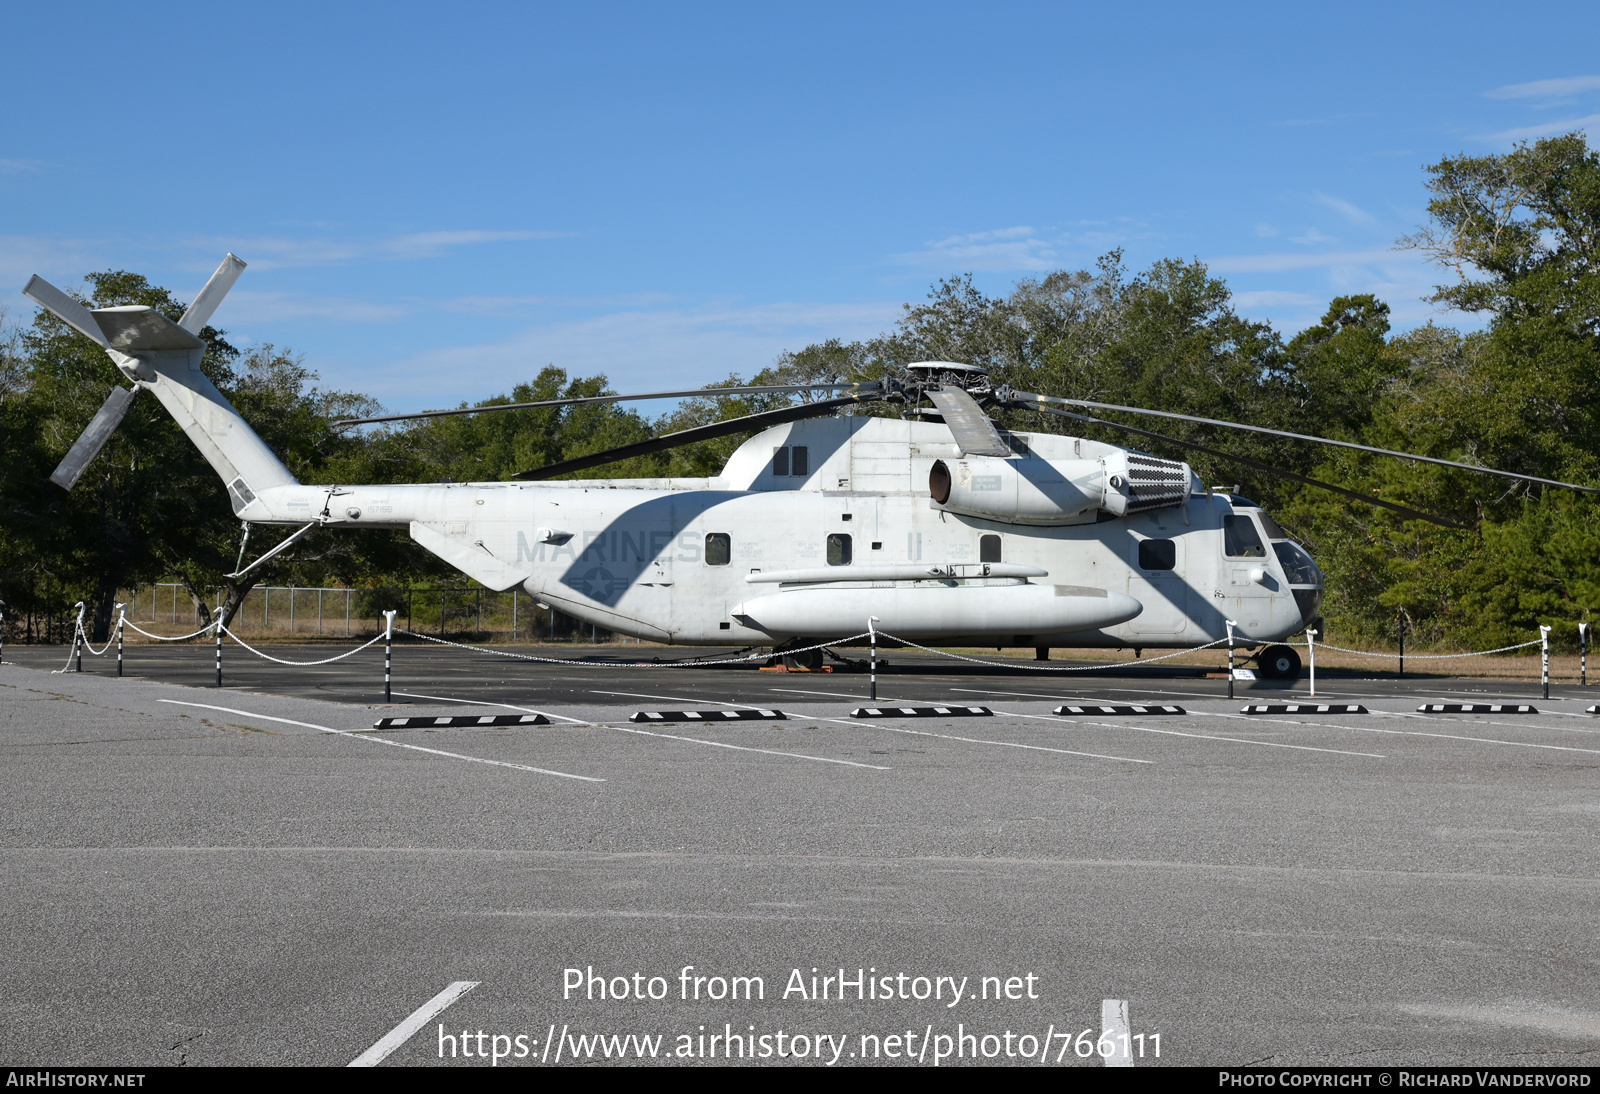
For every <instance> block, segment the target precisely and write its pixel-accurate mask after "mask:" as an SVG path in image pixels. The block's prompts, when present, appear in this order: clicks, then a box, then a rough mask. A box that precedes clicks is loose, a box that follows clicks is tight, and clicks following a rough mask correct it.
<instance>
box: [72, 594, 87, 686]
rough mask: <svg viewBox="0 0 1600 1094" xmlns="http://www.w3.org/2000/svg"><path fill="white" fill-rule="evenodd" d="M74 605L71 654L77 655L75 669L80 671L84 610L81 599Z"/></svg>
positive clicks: (81, 666) (81, 669) (81, 667)
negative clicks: (75, 618) (76, 610)
mask: <svg viewBox="0 0 1600 1094" xmlns="http://www.w3.org/2000/svg"><path fill="white" fill-rule="evenodd" d="M74 607H76V608H77V609H78V621H77V622H76V623H74V624H73V631H72V652H73V655H74V656H75V657H77V659H78V667H77V669H76V670H75V671H77V672H82V671H83V612H84V603H83V601H81V600H80V601H78V603H77V604H75V605H74Z"/></svg>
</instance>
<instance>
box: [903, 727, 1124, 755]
mask: <svg viewBox="0 0 1600 1094" xmlns="http://www.w3.org/2000/svg"><path fill="white" fill-rule="evenodd" d="M873 728H875V729H881V730H883V731H884V732H886V733H910V734H912V735H913V736H917V737H941V738H943V739H944V740H946V741H965V742H966V743H967V744H969V745H997V746H999V747H1001V748H1026V749H1029V750H1031V751H1034V752H1057V753H1060V754H1061V755H1063V756H1085V757H1088V758H1089V759H1091V760H1121V761H1122V762H1123V763H1130V764H1153V763H1155V761H1154V760H1136V759H1134V758H1133V757H1132V756H1106V755H1103V754H1101V753H1099V752H1074V751H1073V750H1072V749H1070V748H1047V747H1046V746H1044V745H1025V744H1018V743H1017V742H1016V741H989V740H984V739H983V738H981V737H957V736H955V735H954V734H952V733H934V732H933V731H931V730H927V729H907V728H905V727H904V726H885V725H879V726H874V727H873Z"/></svg>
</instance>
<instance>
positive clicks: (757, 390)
mask: <svg viewBox="0 0 1600 1094" xmlns="http://www.w3.org/2000/svg"><path fill="white" fill-rule="evenodd" d="M839 388H850V389H851V390H860V391H863V392H866V391H874V392H875V391H877V390H878V389H879V388H880V385H879V384H876V383H871V382H868V383H858V382H856V381H853V380H846V381H842V382H840V383H837V384H774V385H769V386H764V387H700V388H694V389H693V390H690V391H650V392H645V393H642V394H635V395H587V396H583V397H581V398H576V399H546V400H544V401H543V402H537V403H498V404H496V405H493V406H465V407H460V408H458V409H456V410H424V411H421V412H420V413H417V414H384V415H381V416H379V417H376V418H342V419H340V420H339V421H337V422H334V423H333V428H334V429H344V428H345V427H347V426H352V425H371V424H372V423H374V422H404V421H409V420H410V419H412V418H448V417H451V416H452V415H456V414H488V413H490V412H492V411H496V410H533V409H535V408H537V407H545V406H579V405H582V404H584V403H631V402H633V401H634V400H636V399H687V398H692V397H694V396H704V395H782V394H786V393H789V392H795V391H835V390H837V389H839Z"/></svg>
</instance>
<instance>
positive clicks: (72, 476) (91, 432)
mask: <svg viewBox="0 0 1600 1094" xmlns="http://www.w3.org/2000/svg"><path fill="white" fill-rule="evenodd" d="M137 394H139V389H138V388H136V387H114V388H112V389H111V394H110V395H107V396H106V401H105V402H104V403H102V404H100V409H99V410H97V411H95V415H94V417H93V418H91V419H90V420H89V424H88V425H87V426H86V427H84V430H83V432H82V433H80V434H78V439H77V440H76V441H74V442H73V444H72V447H71V448H70V449H68V450H67V454H66V455H65V456H64V457H62V460H61V463H60V464H59V465H58V466H57V467H56V469H55V471H53V472H52V473H51V475H50V481H51V482H53V483H55V484H56V485H57V486H59V487H61V489H63V490H71V489H72V488H73V487H74V486H76V485H78V480H79V479H81V478H82V477H83V473H84V472H85V471H86V470H88V468H89V465H90V464H91V463H93V462H94V458H95V457H96V456H98V455H100V450H101V449H102V448H104V447H105V446H106V442H107V441H109V440H110V439H111V434H112V433H114V432H116V428H117V426H118V424H120V423H121V421H122V419H123V418H124V417H125V416H126V415H127V413H128V408H129V407H131V406H132V405H133V397H134V396H135V395H137Z"/></svg>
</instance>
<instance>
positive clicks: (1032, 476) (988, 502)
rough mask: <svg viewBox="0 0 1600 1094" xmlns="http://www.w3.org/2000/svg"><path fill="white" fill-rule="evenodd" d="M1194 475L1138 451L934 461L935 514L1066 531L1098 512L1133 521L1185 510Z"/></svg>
mask: <svg viewBox="0 0 1600 1094" xmlns="http://www.w3.org/2000/svg"><path fill="white" fill-rule="evenodd" d="M1193 477H1194V473H1193V472H1192V471H1190V469H1189V465H1188V464H1186V463H1175V462H1173V461H1172V460H1159V459H1156V458H1155V457H1154V456H1145V455H1141V454H1140V453H1137V452H1118V453H1115V454H1113V455H1109V456H1105V457H1103V458H1101V459H1097V460H1041V459H1031V458H1026V459H1002V458H997V457H983V456H975V457H971V458H968V459H964V460H957V461H955V464H954V466H953V467H952V466H951V465H950V464H947V463H946V462H945V461H944V460H937V461H935V462H934V465H933V468H932V470H931V471H930V472H929V473H928V494H929V496H930V497H931V498H932V499H933V503H934V506H935V508H939V509H946V510H949V511H950V512H952V513H961V514H963V515H965V516H972V517H983V518H985V519H987V520H994V521H1000V522H1002V523H1005V524H1038V525H1049V524H1066V523H1068V522H1069V521H1072V520H1074V519H1075V518H1077V517H1081V516H1082V515H1083V514H1085V513H1087V512H1089V511H1091V510H1096V509H1098V510H1100V511H1102V512H1106V513H1110V514H1111V515H1112V516H1118V517H1120V516H1126V515H1128V514H1130V513H1142V512H1146V511H1147V510H1150V509H1165V508H1171V507H1173V506H1178V505H1182V504H1184V502H1185V501H1186V500H1187V499H1188V497H1189V490H1190V483H1191V482H1192V480H1193Z"/></svg>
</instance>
